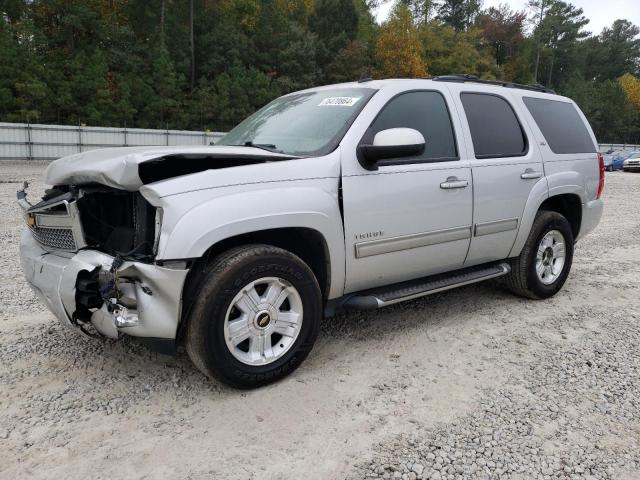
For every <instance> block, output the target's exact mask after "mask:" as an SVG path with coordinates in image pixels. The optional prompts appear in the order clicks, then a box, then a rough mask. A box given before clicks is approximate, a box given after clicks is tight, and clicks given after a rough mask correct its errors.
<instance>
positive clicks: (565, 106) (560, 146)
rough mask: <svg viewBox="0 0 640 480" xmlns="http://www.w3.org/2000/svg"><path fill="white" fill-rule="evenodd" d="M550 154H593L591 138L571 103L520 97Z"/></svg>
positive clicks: (593, 148)
mask: <svg viewBox="0 0 640 480" xmlns="http://www.w3.org/2000/svg"><path fill="white" fill-rule="evenodd" d="M522 100H523V101H524V104H525V105H526V106H527V109H528V110H529V112H531V116H532V117H533V119H534V120H535V121H536V123H537V124H538V127H539V128H540V131H541V132H542V135H544V138H545V140H546V141H547V143H548V144H549V148H551V151H552V152H553V153H595V152H596V147H595V145H594V144H593V140H591V135H589V131H588V130H587V127H586V126H585V124H584V121H583V120H582V118H581V117H580V115H579V114H578V112H577V110H576V108H575V107H574V105H573V104H572V103H569V102H559V101H557V100H547V99H544V98H534V97H523V98H522Z"/></svg>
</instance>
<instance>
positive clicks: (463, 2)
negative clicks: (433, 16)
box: [438, 0, 482, 32]
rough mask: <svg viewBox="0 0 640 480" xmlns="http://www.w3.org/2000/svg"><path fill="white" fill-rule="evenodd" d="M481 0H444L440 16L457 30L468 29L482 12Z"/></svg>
mask: <svg viewBox="0 0 640 480" xmlns="http://www.w3.org/2000/svg"><path fill="white" fill-rule="evenodd" d="M481 6H482V2H481V0H442V1H441V3H440V5H439V6H438V18H439V19H440V20H441V21H443V22H444V23H445V24H447V25H449V26H450V27H453V29H454V30H455V31H457V32H462V31H464V30H467V29H468V28H469V27H470V26H471V25H472V24H473V22H474V21H475V19H476V17H477V16H478V15H479V14H480V7H481Z"/></svg>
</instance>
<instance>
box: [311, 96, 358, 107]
mask: <svg viewBox="0 0 640 480" xmlns="http://www.w3.org/2000/svg"><path fill="white" fill-rule="evenodd" d="M358 100H360V97H327V98H325V99H324V100H322V101H321V102H320V103H319V104H318V106H319V107H353V106H354V105H355V104H356V103H357V102H358Z"/></svg>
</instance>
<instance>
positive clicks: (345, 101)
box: [217, 88, 376, 156]
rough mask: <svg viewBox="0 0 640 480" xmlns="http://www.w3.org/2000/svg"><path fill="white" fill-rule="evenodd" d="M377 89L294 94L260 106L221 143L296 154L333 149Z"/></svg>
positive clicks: (315, 153)
mask: <svg viewBox="0 0 640 480" xmlns="http://www.w3.org/2000/svg"><path fill="white" fill-rule="evenodd" d="M375 92H376V90H373V89H370V88H342V89H331V90H319V91H312V92H302V93H294V94H291V95H286V96H284V97H280V98H277V99H276V100H274V101H273V102H271V103H269V104H268V105H267V106H265V107H263V108H261V109H260V110H258V111H257V112H256V113H254V114H253V115H251V116H250V117H249V118H247V119H246V120H244V121H243V122H242V123H240V125H238V126H237V127H235V128H234V129H233V130H231V131H230V132H229V133H228V134H227V135H225V136H224V137H223V138H222V140H220V141H219V142H218V143H217V144H218V145H243V146H255V147H259V148H264V149H266V150H272V151H274V152H282V153H286V154H288V155H295V156H320V155H326V154H327V153H329V152H331V151H333V150H334V149H335V148H336V147H337V146H338V143H339V142H340V140H342V137H343V136H344V134H345V133H346V132H347V129H348V128H349V127H350V126H351V124H352V123H353V121H354V120H355V119H356V117H357V116H358V114H359V113H360V111H361V110H362V108H363V107H364V106H365V105H366V103H367V101H369V99H370V98H371V97H372V96H373V94H374V93H375Z"/></svg>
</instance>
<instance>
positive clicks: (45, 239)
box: [26, 194, 86, 252]
mask: <svg viewBox="0 0 640 480" xmlns="http://www.w3.org/2000/svg"><path fill="white" fill-rule="evenodd" d="M65 197H66V198H64V199H61V200H59V201H57V202H56V201H55V199H54V200H53V201H50V202H47V203H44V204H43V202H41V204H39V205H35V206H34V207H32V208H30V209H29V210H27V212H26V216H27V218H26V220H27V225H28V227H29V230H30V231H31V233H32V235H33V237H34V238H35V239H36V240H37V241H38V243H40V245H42V246H43V247H45V248H50V249H52V250H66V251H71V252H75V251H78V250H79V249H80V248H83V247H85V246H86V243H85V241H84V233H83V230H82V224H81V223H80V213H79V211H78V206H77V204H76V198H74V197H71V198H69V194H67V195H65Z"/></svg>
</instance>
